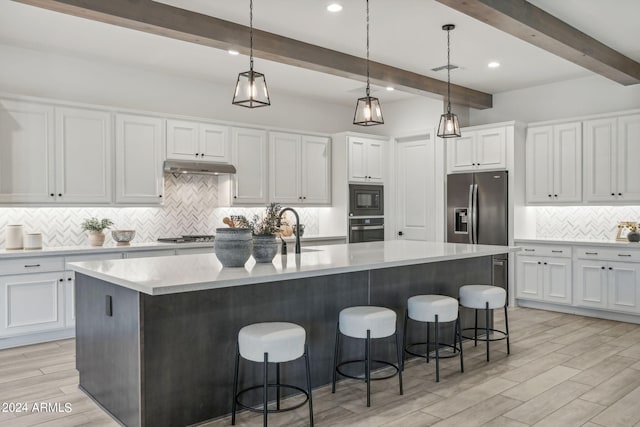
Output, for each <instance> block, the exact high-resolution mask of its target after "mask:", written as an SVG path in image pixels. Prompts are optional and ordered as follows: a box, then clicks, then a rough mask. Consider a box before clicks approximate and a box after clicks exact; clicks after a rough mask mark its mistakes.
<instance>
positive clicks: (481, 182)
mask: <svg viewBox="0 0 640 427" xmlns="http://www.w3.org/2000/svg"><path fill="white" fill-rule="evenodd" d="M507 184H508V173H507V171H497V172H476V173H461V174H451V175H447V241H448V242H453V243H476V244H483V245H503V246H507V245H508V243H509V234H508V230H509V225H508V218H509V217H508V191H507V188H508V187H507ZM507 271H508V264H507V254H504V255H497V256H495V257H494V259H493V284H494V285H496V286H501V287H504V288H505V289H507Z"/></svg>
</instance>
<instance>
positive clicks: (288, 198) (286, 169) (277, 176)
mask: <svg viewBox="0 0 640 427" xmlns="http://www.w3.org/2000/svg"><path fill="white" fill-rule="evenodd" d="M301 143H302V142H301V138H300V135H296V134H292V133H281V132H270V133H269V160H270V162H269V192H270V195H271V196H270V200H271V201H272V202H276V203H281V204H287V205H290V204H298V203H302V188H301V186H302V183H301V179H300V176H301V163H300V156H301V151H302V146H301Z"/></svg>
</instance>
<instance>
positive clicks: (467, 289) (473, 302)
mask: <svg viewBox="0 0 640 427" xmlns="http://www.w3.org/2000/svg"><path fill="white" fill-rule="evenodd" d="M459 292H460V305H462V306H463V307H468V308H487V305H486V304H487V302H488V303H489V308H490V309H493V308H502V307H504V306H505V304H506V302H507V292H506V291H505V290H504V289H503V288H500V287H498V286H490V285H465V286H462V287H461V288H460V291H459Z"/></svg>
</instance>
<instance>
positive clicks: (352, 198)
mask: <svg viewBox="0 0 640 427" xmlns="http://www.w3.org/2000/svg"><path fill="white" fill-rule="evenodd" d="M379 215H384V187H383V186H382V185H363V184H349V216H379Z"/></svg>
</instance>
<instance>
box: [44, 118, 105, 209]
mask: <svg viewBox="0 0 640 427" xmlns="http://www.w3.org/2000/svg"><path fill="white" fill-rule="evenodd" d="M55 110H56V114H55V115H56V186H55V194H56V201H57V202H62V203H109V202H111V176H112V175H111V174H112V172H111V170H112V169H111V168H112V163H111V156H112V154H111V151H112V147H113V142H112V141H113V140H112V137H111V114H110V113H107V112H103V111H95V110H87V109H78V108H60V107H56V109H55Z"/></svg>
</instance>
